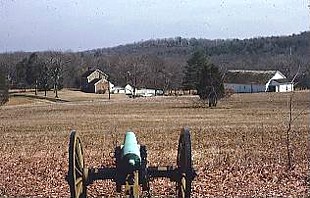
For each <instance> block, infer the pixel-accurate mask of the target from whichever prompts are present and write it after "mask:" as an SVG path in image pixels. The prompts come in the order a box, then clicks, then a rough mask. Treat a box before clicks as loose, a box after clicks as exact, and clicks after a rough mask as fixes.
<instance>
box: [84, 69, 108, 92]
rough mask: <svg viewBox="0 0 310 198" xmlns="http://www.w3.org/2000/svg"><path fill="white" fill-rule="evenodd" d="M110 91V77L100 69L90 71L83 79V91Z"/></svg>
mask: <svg viewBox="0 0 310 198" xmlns="http://www.w3.org/2000/svg"><path fill="white" fill-rule="evenodd" d="M108 89H109V81H108V75H107V74H105V73H104V72H102V71H101V70H99V69H88V70H87V71H86V72H85V73H84V74H83V75H82V79H81V90H82V91H83V92H87V93H105V92H107V91H108Z"/></svg>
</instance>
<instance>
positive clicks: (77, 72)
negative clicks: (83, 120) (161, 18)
mask: <svg viewBox="0 0 310 198" xmlns="http://www.w3.org/2000/svg"><path fill="white" fill-rule="evenodd" d="M196 49H202V50H204V51H205V52H206V54H207V55H208V56H209V57H210V60H211V62H213V63H214V64H215V65H217V66H218V67H219V68H220V69H221V71H223V72H224V71H225V70H227V69H258V70H280V71H281V72H282V73H284V74H285V75H286V76H287V77H288V78H292V77H293V76H294V75H295V74H296V73H297V71H298V68H300V70H299V75H298V78H297V81H298V83H299V84H298V85H299V86H301V87H308V88H309V87H310V56H309V54H310V32H302V33H300V34H294V35H290V36H277V37H261V38H251V39H244V40H240V39H226V40H221V39H217V40H209V39H196V38H190V39H186V38H181V37H176V38H169V39H151V40H147V41H141V42H137V43H133V44H127V45H121V46H117V47H112V48H102V49H94V50H89V51H84V52H61V53H54V52H36V55H37V56H38V57H39V59H40V61H39V62H40V64H45V66H46V67H47V68H52V67H53V66H52V64H53V60H52V59H57V60H58V63H60V64H59V67H61V79H62V84H63V86H65V87H77V88H78V87H79V83H80V76H81V75H82V73H83V72H85V71H86V70H87V69H88V68H89V67H93V68H99V69H101V70H103V71H104V72H106V73H107V74H109V75H110V80H111V81H113V83H114V84H116V85H125V84H126V83H131V84H136V86H140V87H153V88H164V89H178V88H182V81H183V78H184V67H185V65H186V64H187V63H186V61H187V60H188V59H189V58H190V55H191V54H192V53H193V52H194V51H195V50H196ZM31 54H33V53H29V52H14V53H4V54H0V67H2V68H5V70H6V72H7V73H8V74H9V82H10V84H11V86H18V85H19V84H20V82H19V78H18V73H19V72H18V71H16V70H17V69H16V68H20V63H21V62H23V63H26V62H27V61H26V60H27V59H29V57H30V55H31ZM28 62H29V61H28ZM17 65H19V67H16V66H17ZM32 81H33V80H32ZM23 86H30V87H31V86H33V85H30V84H28V85H27V84H26V85H25V84H24V85H23Z"/></svg>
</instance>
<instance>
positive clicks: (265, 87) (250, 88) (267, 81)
mask: <svg viewBox="0 0 310 198" xmlns="http://www.w3.org/2000/svg"><path fill="white" fill-rule="evenodd" d="M224 88H225V89H226V90H230V91H233V92H235V93H257V92H267V91H270V92H287V91H293V90H294V85H293V83H291V82H289V81H288V79H287V78H286V77H285V76H284V75H283V74H282V73H281V72H280V71H273V70H269V71H260V70H228V72H227V73H226V74H225V78H224Z"/></svg>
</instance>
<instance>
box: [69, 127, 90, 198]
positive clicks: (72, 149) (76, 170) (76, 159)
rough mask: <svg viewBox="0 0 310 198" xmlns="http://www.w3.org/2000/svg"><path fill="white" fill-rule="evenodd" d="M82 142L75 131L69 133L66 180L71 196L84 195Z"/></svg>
mask: <svg viewBox="0 0 310 198" xmlns="http://www.w3.org/2000/svg"><path fill="white" fill-rule="evenodd" d="M85 170H86V169H85V163H84V157H83V148H82V142H81V139H80V138H79V136H78V134H77V133H76V131H72V132H71V134H70V143H69V171H68V182H69V185H70V193H71V197H72V198H82V197H86V174H85V173H86V171H85Z"/></svg>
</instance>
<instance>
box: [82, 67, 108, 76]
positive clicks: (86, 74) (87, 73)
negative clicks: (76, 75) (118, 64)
mask: <svg viewBox="0 0 310 198" xmlns="http://www.w3.org/2000/svg"><path fill="white" fill-rule="evenodd" d="M95 71H98V72H99V73H101V74H103V75H104V76H106V77H107V76H108V75H107V74H106V73H104V72H103V71H101V70H100V69H90V70H87V71H86V72H84V74H83V75H82V77H87V76H89V75H90V74H91V73H93V72H95Z"/></svg>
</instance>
